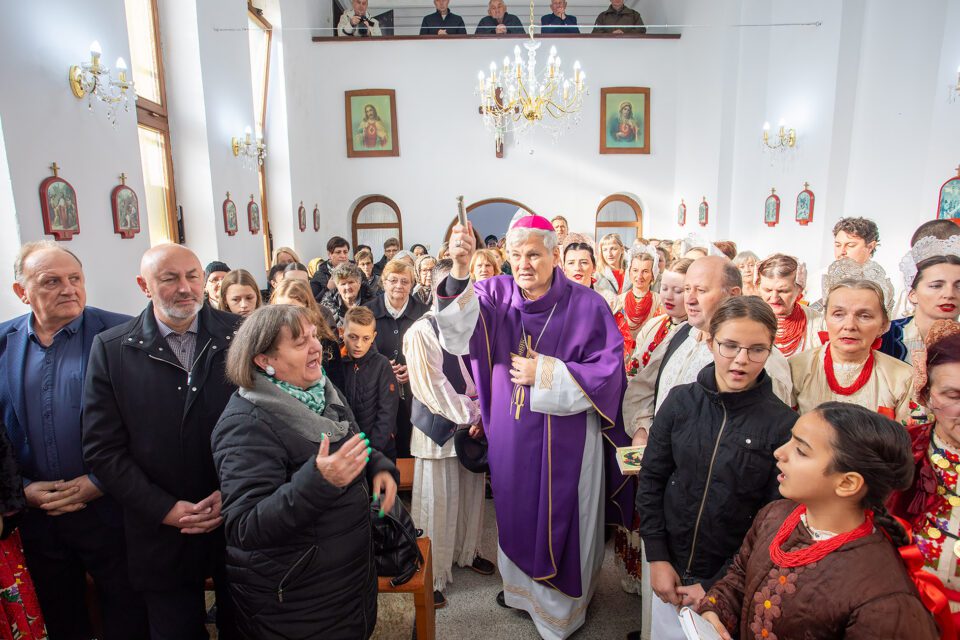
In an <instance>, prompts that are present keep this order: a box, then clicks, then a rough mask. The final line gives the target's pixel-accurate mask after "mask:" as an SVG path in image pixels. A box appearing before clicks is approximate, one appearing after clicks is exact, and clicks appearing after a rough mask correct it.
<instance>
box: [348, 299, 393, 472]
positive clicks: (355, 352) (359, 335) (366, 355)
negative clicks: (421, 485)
mask: <svg viewBox="0 0 960 640" xmlns="http://www.w3.org/2000/svg"><path fill="white" fill-rule="evenodd" d="M376 337H377V321H376V319H375V318H374V317H373V312H372V311H370V309H368V308H367V307H353V308H352V309H350V310H348V311H347V313H346V314H345V315H344V317H343V345H344V350H345V351H346V354H345V355H346V358H345V359H344V361H343V369H344V382H343V386H344V390H343V391H344V395H345V396H346V399H347V403H348V404H349V405H350V409H352V410H353V414H354V416H355V417H356V419H357V424H358V425H359V426H360V430H361V431H363V432H364V433H366V434H367V436H369V438H370V446H371V447H373V448H374V449H376V450H377V451H380V452H381V453H382V454H383V455H385V456H387V457H388V458H390V460H391V461H396V459H397V444H396V435H397V408H398V407H399V406H400V391H399V385H398V384H397V377H396V376H395V375H394V374H393V367H392V366H391V365H390V361H389V360H387V357H386V356H384V355H383V354H381V353H379V352H378V351H377V350H376V349H371V347H372V346H373V342H374V339H375V338H376Z"/></svg>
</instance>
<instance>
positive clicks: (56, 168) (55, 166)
mask: <svg viewBox="0 0 960 640" xmlns="http://www.w3.org/2000/svg"><path fill="white" fill-rule="evenodd" d="M50 168H51V169H53V177H54V178H56V177H57V171H59V170H60V167H58V166H57V163H56V162H54V163H53V164H52V165H50Z"/></svg>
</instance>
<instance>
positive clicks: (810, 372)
mask: <svg viewBox="0 0 960 640" xmlns="http://www.w3.org/2000/svg"><path fill="white" fill-rule="evenodd" d="M827 349H829V345H822V346H819V347H817V348H816V349H810V350H807V351H804V352H802V353H799V354H797V355H795V356H793V357H792V358H790V359H789V360H788V362H789V363H790V372H791V374H792V376H793V405H794V406H795V407H797V410H798V411H799V412H800V415H803V414H805V413H807V412H809V411H812V410H813V409H815V408H816V407H817V406H818V405H819V404H821V403H823V402H827V401H830V400H836V401H838V402H850V403H852V404H858V405H860V406H861V407H865V408H867V409H870V410H871V411H877V412H879V413H882V414H884V415H886V416H887V417H889V418H892V419H895V420H897V421H903V420H906V419H907V418H909V417H910V398H911V396H912V392H913V368H912V367H910V366H909V365H907V364H905V363H903V362H901V361H900V360H897V359H896V358H891V357H890V356H888V355H886V354H883V353H880V352H879V351H874V352H873V358H874V362H873V370H872V372H871V373H870V376H869V378H868V379H867V380H866V381H865V383H864V384H863V385H862V386H859V388H858V385H857V384H856V381H857V379H858V378H859V376H860V374H861V373H862V372H863V370H864V367H865V366H867V363H866V362H864V363H860V364H842V363H836V362H835V363H833V372H834V375H835V376H836V381H837V383H839V386H841V387H845V388H853V389H855V390H853V391H851V392H850V393H838V392H836V391H834V390H833V389H832V388H831V386H830V383H829V382H828V380H827V374H826V362H825V356H826V352H827Z"/></svg>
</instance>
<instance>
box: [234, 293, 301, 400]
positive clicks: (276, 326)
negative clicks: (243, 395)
mask: <svg viewBox="0 0 960 640" xmlns="http://www.w3.org/2000/svg"><path fill="white" fill-rule="evenodd" d="M304 320H306V321H307V322H310V323H312V322H315V320H314V319H313V317H312V316H311V315H310V312H309V311H308V310H307V309H306V308H305V307H298V306H295V305H292V304H271V305H267V306H265V307H260V308H259V309H257V310H256V311H254V312H253V313H251V314H250V315H249V316H247V319H246V320H244V321H243V324H242V325H241V326H240V330H239V331H237V335H236V337H235V338H234V340H233V344H232V345H231V346H230V349H229V350H228V351H227V365H226V368H225V373H226V374H227V379H228V380H230V382H232V383H233V384H235V385H237V386H238V387H242V388H244V389H251V388H253V381H254V379H255V378H254V376H255V375H256V373H257V366H256V365H255V364H254V362H253V359H254V358H255V357H257V356H258V355H260V354H262V353H270V352H271V351H273V350H274V349H275V348H276V346H277V341H278V340H279V339H280V334H281V332H282V331H283V329H284V327H286V328H287V329H288V330H289V331H290V336H291V337H292V338H293V339H294V340H297V339H298V338H300V336H301V335H302V334H303V328H302V326H301V323H302V322H303V321H304Z"/></svg>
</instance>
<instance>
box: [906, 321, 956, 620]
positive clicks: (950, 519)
mask: <svg viewBox="0 0 960 640" xmlns="http://www.w3.org/2000/svg"><path fill="white" fill-rule="evenodd" d="M924 356H925V357H923V358H922V359H920V358H918V363H917V364H918V367H917V368H918V371H917V372H916V374H915V375H916V378H917V379H916V382H915V386H916V388H917V390H918V393H917V396H918V398H919V400H920V402H922V403H923V405H924V406H925V407H926V408H927V409H928V411H929V413H928V415H927V416H925V418H924V419H922V420H919V421H912V420H911V421H908V422H907V432H908V433H909V434H910V440H911V441H912V445H913V446H912V450H913V456H914V461H915V462H916V469H915V472H914V475H913V486H912V487H911V488H910V489H908V490H907V491H904V492H903V493H901V494H898V495H895V496H894V497H893V498H891V499H890V501H889V503H888V506H889V509H890V512H891V513H892V514H893V515H895V516H899V517H901V518H903V519H904V520H906V521H907V522H908V523H909V524H910V526H911V528H912V529H913V541H914V542H915V543H916V544H917V546H918V547H919V549H920V553H921V554H922V555H923V561H924V562H923V565H924V566H923V568H924V569H926V570H927V571H929V572H931V573H933V574H934V575H936V576H937V577H938V578H940V580H942V581H943V585H944V586H945V587H947V588H948V589H949V591H947V592H946V596H947V598H948V599H949V600H950V601H951V608H952V609H954V610H956V609H958V608H960V576H958V575H957V566H958V563H960V486H958V479H960V324H958V323H957V322H954V321H952V320H936V321H934V323H933V324H932V325H931V326H930V329H929V331H928V332H927V339H926V353H925V354H924ZM921 365H923V366H921Z"/></svg>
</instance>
